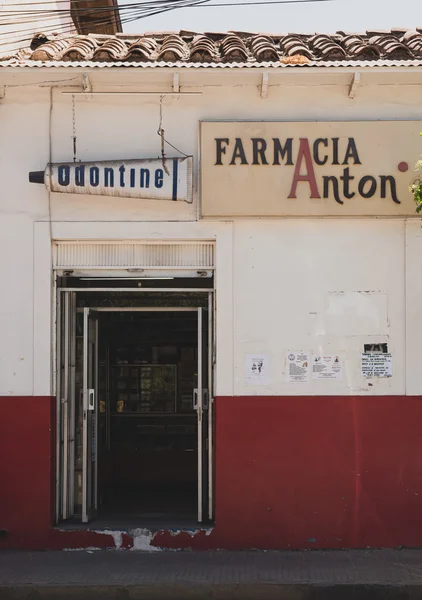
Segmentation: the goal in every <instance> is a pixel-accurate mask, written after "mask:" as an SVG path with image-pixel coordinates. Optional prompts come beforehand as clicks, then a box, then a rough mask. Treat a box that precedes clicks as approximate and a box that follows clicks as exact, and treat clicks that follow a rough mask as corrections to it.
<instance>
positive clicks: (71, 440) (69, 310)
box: [56, 292, 76, 523]
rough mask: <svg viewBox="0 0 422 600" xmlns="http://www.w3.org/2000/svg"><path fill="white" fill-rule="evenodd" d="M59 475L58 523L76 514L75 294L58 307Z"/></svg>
mask: <svg viewBox="0 0 422 600" xmlns="http://www.w3.org/2000/svg"><path fill="white" fill-rule="evenodd" d="M57 309H58V310H57V461H56V464H57V473H56V481H57V485H56V522H57V523H58V522H59V521H63V520H66V519H68V518H69V517H71V516H72V515H73V512H74V456H75V436H74V431H75V421H74V416H75V325H76V322H75V317H76V297H75V294H74V293H72V292H64V293H62V294H59V296H58V307H57Z"/></svg>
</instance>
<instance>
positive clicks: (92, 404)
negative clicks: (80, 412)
mask: <svg viewBox="0 0 422 600" xmlns="http://www.w3.org/2000/svg"><path fill="white" fill-rule="evenodd" d="M88 410H95V390H88Z"/></svg>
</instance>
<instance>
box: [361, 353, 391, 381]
mask: <svg viewBox="0 0 422 600" xmlns="http://www.w3.org/2000/svg"><path fill="white" fill-rule="evenodd" d="M361 370H362V377H365V378H366V379H370V378H372V377H392V376H393V357H392V356H391V354H389V353H381V352H371V353H365V354H362V355H361Z"/></svg>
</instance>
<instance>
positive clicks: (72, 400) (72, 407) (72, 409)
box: [68, 292, 76, 517]
mask: <svg viewBox="0 0 422 600" xmlns="http://www.w3.org/2000/svg"><path fill="white" fill-rule="evenodd" d="M75 415H76V293H75V292H72V294H71V301H70V388H69V429H70V431H69V457H68V462H69V502H68V506H69V516H70V517H71V516H73V513H74V511H75V428H76V421H75Z"/></svg>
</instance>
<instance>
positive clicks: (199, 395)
mask: <svg viewBox="0 0 422 600" xmlns="http://www.w3.org/2000/svg"><path fill="white" fill-rule="evenodd" d="M210 309H211V302H210V306H209V307H208V309H205V308H198V377H197V388H196V389H195V390H194V408H195V409H196V412H197V418H198V522H199V523H202V522H203V521H205V520H211V519H212V518H213V480H212V473H213V447H212V439H213V414H212V406H213V402H212V366H213V360H212V356H213V353H212V311H211V310H210Z"/></svg>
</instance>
